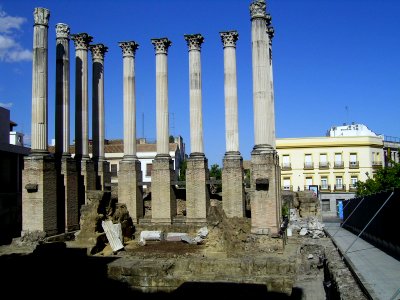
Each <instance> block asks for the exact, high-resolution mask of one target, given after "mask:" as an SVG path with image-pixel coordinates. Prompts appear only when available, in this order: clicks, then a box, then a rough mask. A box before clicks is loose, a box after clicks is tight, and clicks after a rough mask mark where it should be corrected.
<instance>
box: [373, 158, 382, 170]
mask: <svg viewBox="0 0 400 300" xmlns="http://www.w3.org/2000/svg"><path fill="white" fill-rule="evenodd" d="M372 167H373V168H380V167H382V161H377V160H374V161H373V162H372Z"/></svg>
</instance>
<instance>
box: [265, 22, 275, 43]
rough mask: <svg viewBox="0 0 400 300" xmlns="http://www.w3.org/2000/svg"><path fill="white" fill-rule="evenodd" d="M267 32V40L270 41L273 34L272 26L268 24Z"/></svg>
mask: <svg viewBox="0 0 400 300" xmlns="http://www.w3.org/2000/svg"><path fill="white" fill-rule="evenodd" d="M267 34H268V36H269V42H270V43H272V38H273V37H274V35H275V30H274V27H272V26H268V28H267Z"/></svg>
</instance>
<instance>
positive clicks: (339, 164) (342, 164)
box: [334, 161, 344, 169]
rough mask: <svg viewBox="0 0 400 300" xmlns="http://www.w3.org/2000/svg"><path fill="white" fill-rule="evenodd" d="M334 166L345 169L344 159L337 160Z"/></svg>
mask: <svg viewBox="0 0 400 300" xmlns="http://www.w3.org/2000/svg"><path fill="white" fill-rule="evenodd" d="M334 168H335V169H343V168H344V162H343V161H335V163H334Z"/></svg>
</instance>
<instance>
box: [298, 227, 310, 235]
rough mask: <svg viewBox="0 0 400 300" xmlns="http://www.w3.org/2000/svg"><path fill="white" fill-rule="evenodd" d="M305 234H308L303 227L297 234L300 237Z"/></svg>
mask: <svg viewBox="0 0 400 300" xmlns="http://www.w3.org/2000/svg"><path fill="white" fill-rule="evenodd" d="M307 232H308V229H307V228H305V227H303V228H302V229H301V230H300V232H299V234H300V235H306V234H307Z"/></svg>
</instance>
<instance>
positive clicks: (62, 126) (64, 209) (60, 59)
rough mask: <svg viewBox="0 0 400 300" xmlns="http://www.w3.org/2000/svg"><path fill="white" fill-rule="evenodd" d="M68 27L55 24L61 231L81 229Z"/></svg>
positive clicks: (57, 163) (58, 185)
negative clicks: (72, 138)
mask: <svg viewBox="0 0 400 300" xmlns="http://www.w3.org/2000/svg"><path fill="white" fill-rule="evenodd" d="M69 53H70V52H69V26H68V25H67V24H63V23H58V24H56V120H55V121H56V122H55V125H56V134H55V136H56V146H55V157H56V166H57V202H58V203H59V206H58V211H59V214H58V215H59V217H60V218H59V227H60V228H61V227H62V228H64V229H65V230H66V231H73V230H77V229H78V228H79V205H78V174H77V171H76V164H75V160H74V159H72V158H71V154H70V150H69V146H70V131H69V130H70V107H69V103H70V64H69Z"/></svg>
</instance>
